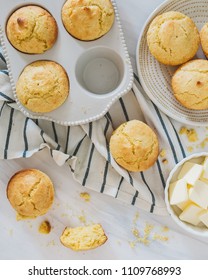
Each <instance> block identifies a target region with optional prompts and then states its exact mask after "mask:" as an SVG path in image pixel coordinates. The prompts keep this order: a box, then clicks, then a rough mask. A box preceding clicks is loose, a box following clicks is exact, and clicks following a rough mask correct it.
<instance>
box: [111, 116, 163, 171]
mask: <svg viewBox="0 0 208 280" xmlns="http://www.w3.org/2000/svg"><path fill="white" fill-rule="evenodd" d="M110 152H111V154H112V156H113V158H114V159H115V161H116V162H117V163H118V164H119V165H120V166H122V167H123V168H124V169H126V170H128V171H134V172H138V171H139V172H140V171H144V170H146V169H148V168H150V167H151V166H152V165H153V164H154V163H155V161H156V160H157V158H158V154H159V144H158V139H157V136H156V134H155V132H154V131H153V130H152V129H151V128H150V127H149V126H148V125H146V124H145V123H143V122H141V121H138V120H132V121H128V122H126V123H123V124H121V125H120V126H119V127H118V128H117V129H116V130H115V131H114V132H113V134H112V136H111V138H110Z"/></svg>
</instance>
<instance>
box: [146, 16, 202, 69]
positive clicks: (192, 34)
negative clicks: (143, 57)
mask: <svg viewBox="0 0 208 280" xmlns="http://www.w3.org/2000/svg"><path fill="white" fill-rule="evenodd" d="M147 43H148V46H149V50H150V52H151V54H152V55H153V56H154V57H155V58H156V59H157V60H158V61H159V62H161V63H163V64H166V65H179V64H182V63H185V62H187V61H188V60H190V59H191V58H193V57H194V55H195V54H196V52H197V50H198V48H199V44H200V38H199V32H198V30H197V27H196V26H195V23H194V22H193V21H192V19H190V18H189V17H188V16H186V15H184V14H182V13H179V12H175V11H170V12H166V13H163V14H161V15H159V16H157V17H156V18H155V19H154V20H153V21H152V23H151V24H150V26H149V29H148V32H147Z"/></svg>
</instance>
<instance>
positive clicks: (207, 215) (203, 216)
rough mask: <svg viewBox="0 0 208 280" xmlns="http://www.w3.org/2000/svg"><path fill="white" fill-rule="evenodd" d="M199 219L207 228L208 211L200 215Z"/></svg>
mask: <svg viewBox="0 0 208 280" xmlns="http://www.w3.org/2000/svg"><path fill="white" fill-rule="evenodd" d="M199 219H200V221H202V223H203V224H204V225H205V226H206V227H208V210H204V211H202V214H200V215H199Z"/></svg>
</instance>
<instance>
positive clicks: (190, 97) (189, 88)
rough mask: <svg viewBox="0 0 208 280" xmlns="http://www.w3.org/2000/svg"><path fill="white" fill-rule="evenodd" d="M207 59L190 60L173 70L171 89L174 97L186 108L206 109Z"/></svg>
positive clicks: (207, 90)
mask: <svg viewBox="0 0 208 280" xmlns="http://www.w3.org/2000/svg"><path fill="white" fill-rule="evenodd" d="M207 73H208V61H207V60H205V59H195V60H191V61H189V62H187V63H185V64H184V65H182V66H181V67H179V68H178V70H177V71H176V72H175V74H174V75H173V77H172V89H173V93H174V96H175V98H176V99H177V100H178V101H179V102H180V103H181V104H182V105H183V106H184V107H186V108H188V109H195V110H204V109H208V75H207Z"/></svg>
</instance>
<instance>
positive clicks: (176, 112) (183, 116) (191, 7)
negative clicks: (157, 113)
mask: <svg viewBox="0 0 208 280" xmlns="http://www.w3.org/2000/svg"><path fill="white" fill-rule="evenodd" d="M168 11H179V12H181V13H184V14H186V15H187V16H189V17H190V18H192V20H193V21H194V22H195V24H196V26H197V28H198V29H199V30H200V29H201V28H202V26H203V25H204V24H205V23H206V22H208V0H168V1H165V2H164V3H163V4H162V5H160V6H159V7H158V8H157V9H156V10H155V11H154V12H153V13H152V14H151V15H150V17H149V18H148V19H147V21H146V23H145V25H144V28H143V30H142V32H141V35H140V38H139V40H138V45H137V69H138V74H139V78H140V81H141V84H142V86H143V88H144V90H145V91H146V93H147V95H148V96H149V98H150V99H151V100H152V101H153V102H154V103H155V104H156V105H157V106H158V108H159V109H160V110H161V111H162V112H164V113H165V114H166V115H168V116H169V117H172V118H173V119H175V120H178V121H180V122H182V123H185V124H189V125H198V126H206V125H208V110H199V111H198V110H189V109H187V108H185V107H183V106H182V105H181V104H180V103H179V102H178V101H177V100H176V99H175V97H174V95H173V93H172V88H171V77H172V75H173V73H174V72H175V70H176V69H177V67H171V66H166V65H163V64H161V63H159V62H158V61H157V60H156V59H155V58H154V57H153V56H152V55H151V53H150V52H149V48H148V45H147V40H146V35H147V31H148V28H149V25H150V23H151V21H152V20H153V19H154V18H155V17H156V16H157V15H159V14H162V13H164V12H168ZM196 58H205V56H204V54H203V52H202V50H201V49H199V50H198V52H197V54H196Z"/></svg>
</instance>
